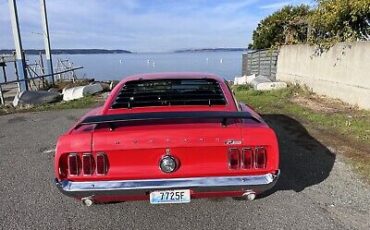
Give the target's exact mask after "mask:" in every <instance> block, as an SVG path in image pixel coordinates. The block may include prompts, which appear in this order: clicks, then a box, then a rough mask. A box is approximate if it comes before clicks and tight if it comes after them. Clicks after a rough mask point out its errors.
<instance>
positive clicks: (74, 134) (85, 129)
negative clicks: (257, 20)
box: [55, 73, 279, 206]
mask: <svg viewBox="0 0 370 230" xmlns="http://www.w3.org/2000/svg"><path fill="white" fill-rule="evenodd" d="M55 175H56V179H55V181H56V185H57V187H58V188H59V190H60V191H61V192H62V193H63V194H65V195H67V196H71V197H74V198H77V199H81V200H82V202H83V203H84V204H85V205H87V206H90V205H92V204H93V203H100V202H112V201H127V200H142V199H144V200H150V202H151V203H152V204H161V203H188V202H190V200H191V199H193V198H202V197H219V196H229V197H245V198H247V199H249V200H253V199H254V198H255V197H256V195H257V194H259V193H262V192H264V191H266V190H268V189H270V188H272V187H273V186H274V185H275V183H276V181H277V179H278V176H279V148H278V143H277V138H276V135H275V133H274V131H273V130H272V129H271V128H269V126H268V125H267V124H266V123H265V122H264V121H263V120H262V118H261V117H260V116H259V115H258V114H257V113H256V112H255V111H253V110H252V109H251V108H250V107H248V106H246V105H244V104H242V103H240V102H238V101H237V100H236V99H235V97H234V96H233V93H232V92H231V90H230V88H229V87H228V85H227V83H225V81H224V80H223V79H221V78H220V77H217V76H215V75H212V74H204V73H156V74H139V75H135V76H131V77H128V78H125V79H124V80H122V81H121V82H120V83H119V84H118V85H117V86H116V87H115V88H114V90H113V91H112V92H111V94H110V96H109V98H108V99H107V101H106V102H105V104H104V105H103V106H102V107H99V108H96V109H93V110H92V111H90V112H89V113H87V114H86V115H85V116H84V117H82V118H81V119H80V121H78V122H77V123H76V124H75V125H74V126H73V127H72V128H71V129H70V130H69V131H68V132H67V133H65V134H64V135H62V136H61V137H59V139H58V143H57V147H56V154H55Z"/></svg>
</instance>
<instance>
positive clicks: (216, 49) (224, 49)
mask: <svg viewBox="0 0 370 230" xmlns="http://www.w3.org/2000/svg"><path fill="white" fill-rule="evenodd" d="M246 50H247V48H203V49H182V50H175V51H174V52H175V53H191V52H225V51H239V52H240V51H246Z"/></svg>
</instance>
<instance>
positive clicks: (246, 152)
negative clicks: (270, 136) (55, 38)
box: [242, 148, 253, 169]
mask: <svg viewBox="0 0 370 230" xmlns="http://www.w3.org/2000/svg"><path fill="white" fill-rule="evenodd" d="M242 167H243V168H244V169H250V168H252V167H253V149H252V148H244V149H243V150H242Z"/></svg>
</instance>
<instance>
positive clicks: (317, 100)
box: [290, 94, 358, 114]
mask: <svg viewBox="0 0 370 230" xmlns="http://www.w3.org/2000/svg"><path fill="white" fill-rule="evenodd" d="M290 101H291V102H293V103H297V104H299V105H302V106H304V107H307V108H309V109H311V110H313V111H316V112H321V113H329V114H330V113H337V112H354V111H356V110H358V108H357V107H356V106H352V105H349V104H346V103H344V102H342V101H340V100H338V99H333V98H328V97H325V96H321V95H316V94H310V95H309V96H302V95H300V94H295V95H294V96H293V97H292V98H291V99H290Z"/></svg>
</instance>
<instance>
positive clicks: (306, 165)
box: [0, 110, 370, 229]
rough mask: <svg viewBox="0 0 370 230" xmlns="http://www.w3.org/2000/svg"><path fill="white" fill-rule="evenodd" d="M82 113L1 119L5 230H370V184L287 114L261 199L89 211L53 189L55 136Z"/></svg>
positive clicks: (277, 121) (280, 121)
mask: <svg viewBox="0 0 370 230" xmlns="http://www.w3.org/2000/svg"><path fill="white" fill-rule="evenodd" d="M84 112H85V110H64V111H51V112H39V113H22V114H13V115H6V116H0V178H1V184H0V199H1V202H0V224H1V225H0V226H1V229H370V188H369V186H368V185H366V184H364V183H362V182H361V181H360V180H359V178H358V176H357V175H355V174H354V173H353V172H352V171H351V170H350V167H349V166H348V165H346V164H345V163H344V160H343V159H342V158H341V157H340V155H335V154H333V153H332V152H331V151H333V152H335V147H336V146H324V145H323V144H321V143H320V142H319V141H318V140H316V139H315V138H313V137H312V136H311V135H310V133H308V132H307V131H306V130H305V128H304V127H303V126H302V125H301V124H300V123H299V122H297V121H295V120H294V119H292V118H289V117H287V116H284V115H269V116H266V117H265V118H266V119H267V120H268V121H269V122H270V123H271V125H272V126H273V127H274V128H275V129H276V130H277V133H278V136H279V142H280V148H281V169H282V176H281V179H280V181H279V183H278V184H277V186H276V188H275V189H274V190H273V191H271V192H270V193H269V194H266V196H265V197H263V198H260V199H258V200H255V201H253V202H247V201H237V200H233V199H217V200H211V199H202V200H192V202H191V203H190V204H185V205H158V206H153V205H150V204H149V202H147V201H140V202H125V203H115V204H107V205H95V206H92V207H84V206H82V205H81V204H80V203H79V202H77V201H75V200H73V199H70V198H68V197H65V196H63V195H61V194H60V193H59V192H58V191H57V189H56V188H55V186H54V185H53V183H52V180H53V154H54V152H53V148H54V144H55V141H56V138H57V136H58V135H60V134H61V133H62V132H64V131H65V130H67V128H68V127H69V126H70V125H71V124H72V123H73V122H74V121H75V120H76V119H77V118H78V117H79V116H80V115H82V114H83V113H84ZM329 149H330V150H331V151H329Z"/></svg>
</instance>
